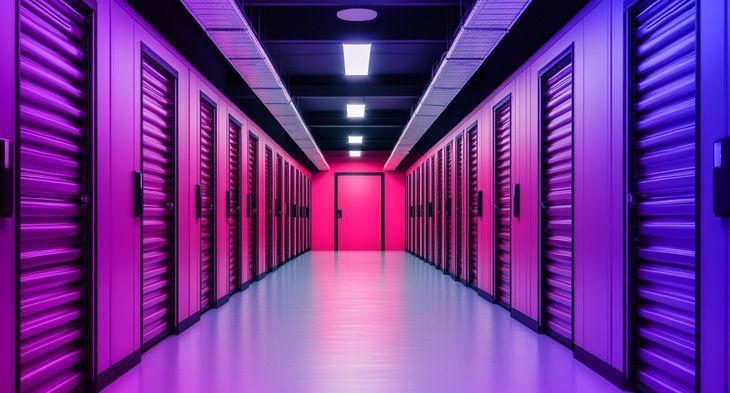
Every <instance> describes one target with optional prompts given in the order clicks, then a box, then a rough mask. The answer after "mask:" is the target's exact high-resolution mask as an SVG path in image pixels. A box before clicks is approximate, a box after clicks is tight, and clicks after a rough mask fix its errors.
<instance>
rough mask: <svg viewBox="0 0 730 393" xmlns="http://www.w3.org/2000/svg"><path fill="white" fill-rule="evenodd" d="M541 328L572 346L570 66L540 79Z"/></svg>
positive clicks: (567, 62)
mask: <svg viewBox="0 0 730 393" xmlns="http://www.w3.org/2000/svg"><path fill="white" fill-rule="evenodd" d="M540 94H541V97H540V101H541V104H540V106H541V108H540V121H541V131H542V132H541V136H540V138H541V143H540V149H541V152H540V155H541V172H542V178H541V181H542V185H541V204H542V220H541V240H540V244H541V250H540V258H541V260H542V263H541V268H542V278H541V282H542V318H543V319H542V324H543V326H544V327H545V329H546V331H547V332H548V333H549V334H551V335H552V336H554V337H555V338H557V339H558V340H560V341H561V342H563V343H565V344H568V345H571V343H572V341H573V60H572V54H569V55H567V56H564V57H563V58H561V59H560V60H559V61H558V62H557V63H556V64H555V65H553V66H552V67H550V69H548V70H547V71H546V72H545V73H544V74H543V75H542V77H541V78H540Z"/></svg>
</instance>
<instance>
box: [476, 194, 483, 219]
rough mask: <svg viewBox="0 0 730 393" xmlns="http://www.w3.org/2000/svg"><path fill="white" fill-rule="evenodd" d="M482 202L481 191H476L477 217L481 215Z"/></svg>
mask: <svg viewBox="0 0 730 393" xmlns="http://www.w3.org/2000/svg"><path fill="white" fill-rule="evenodd" d="M482 204H483V201H482V192H481V191H477V217H481V216H482V208H483V207H484V206H483V205H482Z"/></svg>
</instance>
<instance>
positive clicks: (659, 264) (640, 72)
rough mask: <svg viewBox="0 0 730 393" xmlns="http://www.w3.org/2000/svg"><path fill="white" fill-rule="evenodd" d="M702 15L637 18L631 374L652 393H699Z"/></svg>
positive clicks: (638, 8) (637, 12) (634, 11)
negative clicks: (699, 37) (698, 29)
mask: <svg viewBox="0 0 730 393" xmlns="http://www.w3.org/2000/svg"><path fill="white" fill-rule="evenodd" d="M696 8H697V5H696V3H695V1H693V0H672V1H656V0H654V1H639V2H638V3H636V4H635V5H634V6H633V7H632V8H631V9H630V12H629V21H630V25H629V28H630V39H631V44H632V45H631V46H630V50H631V52H630V54H631V55H630V57H629V59H630V67H629V70H630V75H631V78H630V80H632V81H633V83H632V85H631V94H630V95H629V97H631V101H630V103H631V106H630V110H631V117H630V146H631V153H630V163H629V165H630V170H631V172H630V173H631V175H632V176H631V178H630V192H631V196H632V197H631V198H629V200H630V201H632V200H633V204H632V206H631V212H632V214H631V225H630V231H631V237H630V238H631V239H632V242H631V243H630V244H631V267H632V269H631V276H632V279H631V287H632V289H633V291H632V298H631V299H632V301H631V304H632V305H633V306H634V307H633V310H632V311H633V312H632V314H633V318H632V320H633V321H632V322H633V326H632V327H633V329H632V340H631V342H632V343H634V348H633V364H632V366H633V367H632V368H633V377H634V380H635V382H636V383H637V385H638V387H639V388H641V389H642V390H648V391H661V392H669V391H671V392H694V391H695V390H696V389H697V377H698V375H697V339H698V338H697V326H696V323H697V314H696V312H697V307H698V305H697V291H698V287H697V281H696V280H697V267H698V266H697V260H696V251H695V250H696V247H697V240H698V239H697V229H696V225H697V218H696V215H695V214H696V211H697V206H696V202H695V201H696V200H697V177H696V174H697V168H696V165H697V156H696V138H697V129H696V117H697V110H696V96H697V91H696V89H697V87H696V82H697V81H696V72H697V69H696V67H697V57H696V52H697V48H696V45H697V37H696V25H697V14H696V12H697V11H696ZM703 390H704V389H703Z"/></svg>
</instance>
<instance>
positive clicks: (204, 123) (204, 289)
mask: <svg viewBox="0 0 730 393" xmlns="http://www.w3.org/2000/svg"><path fill="white" fill-rule="evenodd" d="M215 118H216V109H215V106H213V104H212V103H211V102H210V101H208V100H207V99H206V98H205V97H203V96H202V95H201V97H200V198H199V202H200V207H199V210H198V212H199V213H200V214H199V216H200V311H201V312H203V311H205V310H207V309H209V308H210V307H212V306H213V303H214V301H215V149H216V146H215V133H216V129H215Z"/></svg>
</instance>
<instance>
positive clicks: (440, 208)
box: [436, 150, 444, 269]
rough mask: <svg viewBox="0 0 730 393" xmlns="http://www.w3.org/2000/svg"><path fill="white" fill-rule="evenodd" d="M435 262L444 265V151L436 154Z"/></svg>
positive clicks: (440, 265)
mask: <svg viewBox="0 0 730 393" xmlns="http://www.w3.org/2000/svg"><path fill="white" fill-rule="evenodd" d="M436 160H437V167H436V264H437V265H438V266H439V267H440V268H441V269H443V267H444V152H443V150H439V151H438V153H437V154H436Z"/></svg>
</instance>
